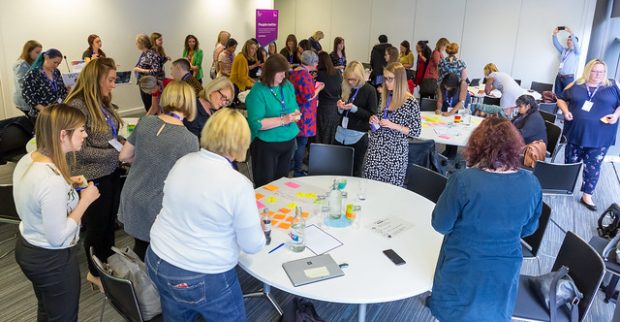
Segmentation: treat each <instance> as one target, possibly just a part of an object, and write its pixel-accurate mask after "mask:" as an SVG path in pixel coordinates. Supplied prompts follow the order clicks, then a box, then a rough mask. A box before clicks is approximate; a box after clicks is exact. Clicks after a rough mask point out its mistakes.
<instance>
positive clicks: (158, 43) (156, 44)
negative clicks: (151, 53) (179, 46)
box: [151, 32, 171, 80]
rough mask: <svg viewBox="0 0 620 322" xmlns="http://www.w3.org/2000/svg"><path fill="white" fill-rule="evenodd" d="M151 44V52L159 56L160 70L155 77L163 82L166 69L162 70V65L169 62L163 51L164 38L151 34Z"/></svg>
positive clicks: (156, 33)
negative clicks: (153, 51)
mask: <svg viewBox="0 0 620 322" xmlns="http://www.w3.org/2000/svg"><path fill="white" fill-rule="evenodd" d="M151 44H153V50H155V52H157V54H158V55H159V66H160V70H159V74H157V75H155V77H157V79H159V80H163V79H164V78H166V68H164V64H165V63H166V62H168V61H169V60H171V59H170V56H167V55H166V51H165V50H164V37H163V36H162V35H161V34H160V33H158V32H154V33H151Z"/></svg>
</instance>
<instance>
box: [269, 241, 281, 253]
mask: <svg viewBox="0 0 620 322" xmlns="http://www.w3.org/2000/svg"><path fill="white" fill-rule="evenodd" d="M282 246H284V243H282V244H280V245H278V246H276V248H274V249H272V250H270V251H269V252H268V253H267V254H271V253H273V252H275V251H276V250H278V248H280V247H282Z"/></svg>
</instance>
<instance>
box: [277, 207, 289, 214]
mask: <svg viewBox="0 0 620 322" xmlns="http://www.w3.org/2000/svg"><path fill="white" fill-rule="evenodd" d="M279 211H280V212H281V213H284V214H288V213H289V212H291V210H290V209H288V208H282V209H280V210H279Z"/></svg>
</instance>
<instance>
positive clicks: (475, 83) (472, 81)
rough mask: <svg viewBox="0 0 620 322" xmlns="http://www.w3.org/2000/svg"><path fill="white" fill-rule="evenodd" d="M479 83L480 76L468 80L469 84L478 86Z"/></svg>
mask: <svg viewBox="0 0 620 322" xmlns="http://www.w3.org/2000/svg"><path fill="white" fill-rule="evenodd" d="M478 85H480V78H474V79H472V80H471V82H469V86H478Z"/></svg>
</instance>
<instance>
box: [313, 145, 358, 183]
mask: <svg viewBox="0 0 620 322" xmlns="http://www.w3.org/2000/svg"><path fill="white" fill-rule="evenodd" d="M354 154H355V149H353V148H352V147H350V146H341V145H331V144H322V143H311V144H310V157H309V160H308V175H311V176H320V175H333V176H353V156H354Z"/></svg>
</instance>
